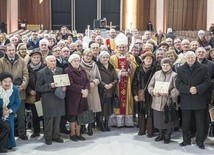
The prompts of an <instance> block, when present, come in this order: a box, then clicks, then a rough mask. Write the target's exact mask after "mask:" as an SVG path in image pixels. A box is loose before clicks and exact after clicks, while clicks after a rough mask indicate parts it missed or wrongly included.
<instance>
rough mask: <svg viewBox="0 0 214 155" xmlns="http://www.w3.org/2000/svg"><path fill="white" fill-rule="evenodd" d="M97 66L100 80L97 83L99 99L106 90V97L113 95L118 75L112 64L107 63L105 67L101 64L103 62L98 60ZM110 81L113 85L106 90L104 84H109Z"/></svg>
mask: <svg viewBox="0 0 214 155" xmlns="http://www.w3.org/2000/svg"><path fill="white" fill-rule="evenodd" d="M97 67H98V68H99V71H100V76H101V82H100V83H99V85H98V86H99V94H100V97H101V100H102V97H103V93H104V92H106V97H113V94H114V92H115V88H116V86H117V82H118V77H117V74H116V71H115V69H114V67H113V65H112V64H110V63H109V66H108V69H106V68H105V66H103V64H102V63H101V62H99V61H98V62H97ZM110 83H111V84H112V85H113V87H112V88H111V89H109V90H106V89H105V87H104V86H105V84H110Z"/></svg>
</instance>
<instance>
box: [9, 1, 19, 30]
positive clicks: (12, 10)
mask: <svg viewBox="0 0 214 155" xmlns="http://www.w3.org/2000/svg"><path fill="white" fill-rule="evenodd" d="M7 27H8V28H7V29H8V30H7V32H8V33H11V32H13V31H16V30H18V0H7Z"/></svg>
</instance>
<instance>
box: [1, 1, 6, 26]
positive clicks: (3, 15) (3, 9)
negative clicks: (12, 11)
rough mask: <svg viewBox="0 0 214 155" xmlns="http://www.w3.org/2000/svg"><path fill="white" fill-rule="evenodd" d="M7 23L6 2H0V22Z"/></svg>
mask: <svg viewBox="0 0 214 155" xmlns="http://www.w3.org/2000/svg"><path fill="white" fill-rule="evenodd" d="M2 21H4V22H6V21H7V1H6V0H0V22H2Z"/></svg>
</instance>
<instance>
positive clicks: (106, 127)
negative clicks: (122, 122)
mask: <svg viewBox="0 0 214 155" xmlns="http://www.w3.org/2000/svg"><path fill="white" fill-rule="evenodd" d="M108 120H109V117H105V125H104V126H105V130H106V131H108V132H109V131H111V129H110V128H109V126H108Z"/></svg>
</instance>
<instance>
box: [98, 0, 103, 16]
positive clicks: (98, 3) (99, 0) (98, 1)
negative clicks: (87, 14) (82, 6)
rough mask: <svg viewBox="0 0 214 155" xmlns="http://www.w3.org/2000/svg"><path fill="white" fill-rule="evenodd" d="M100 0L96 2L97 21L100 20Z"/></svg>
mask: <svg viewBox="0 0 214 155" xmlns="http://www.w3.org/2000/svg"><path fill="white" fill-rule="evenodd" d="M101 6H102V5H101V0H97V19H101V9H102V8H101Z"/></svg>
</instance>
